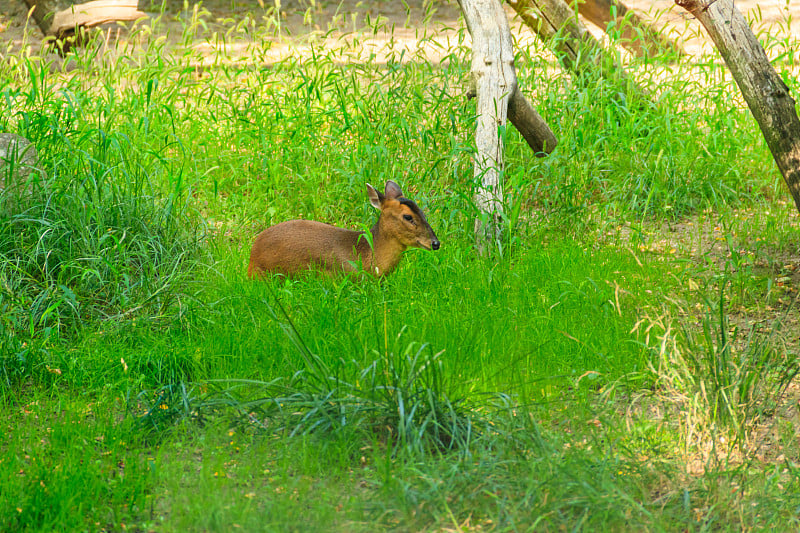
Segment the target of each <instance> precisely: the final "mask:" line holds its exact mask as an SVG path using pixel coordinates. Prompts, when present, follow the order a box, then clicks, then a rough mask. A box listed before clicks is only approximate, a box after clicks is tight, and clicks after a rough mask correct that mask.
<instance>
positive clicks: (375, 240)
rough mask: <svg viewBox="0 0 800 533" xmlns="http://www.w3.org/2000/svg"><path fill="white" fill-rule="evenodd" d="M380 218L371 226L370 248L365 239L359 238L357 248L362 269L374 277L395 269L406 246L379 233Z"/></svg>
mask: <svg viewBox="0 0 800 533" xmlns="http://www.w3.org/2000/svg"><path fill="white" fill-rule="evenodd" d="M380 223H381V221H380V219H378V222H376V223H375V225H374V226H372V229H371V230H370V233H371V234H372V248H370V246H369V242H367V240H366V239H363V238H362V239H359V242H358V245H357V248H358V252H359V255H361V262H362V264H363V266H364V270H366V271H367V272H369V273H370V274H372V275H373V276H376V277H381V276H385V275H386V274H389V273H390V272H391V271H392V270H394V269H395V267H396V266H397V264H398V263H399V262H400V259H401V258H402V257H403V252H404V251H405V249H406V246H405V245H404V244H402V243H400V242H399V241H397V239H392V238H387V237H384V236H383V235H382V234H381V231H380Z"/></svg>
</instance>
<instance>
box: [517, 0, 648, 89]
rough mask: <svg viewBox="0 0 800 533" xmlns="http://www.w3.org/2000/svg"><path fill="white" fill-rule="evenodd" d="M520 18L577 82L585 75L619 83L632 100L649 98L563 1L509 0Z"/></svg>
mask: <svg viewBox="0 0 800 533" xmlns="http://www.w3.org/2000/svg"><path fill="white" fill-rule="evenodd" d="M508 4H509V5H510V6H511V7H512V8H513V9H514V11H516V12H517V14H518V15H519V17H520V18H521V19H522V21H523V22H524V23H525V24H526V25H527V26H529V27H530V28H531V29H532V30H533V31H534V32H535V33H536V34H537V35H538V36H539V37H540V38H541V39H542V40H543V41H544V42H545V43H547V44H548V45H550V48H551V49H552V50H553V52H554V53H555V55H556V57H557V58H558V60H559V62H560V63H561V64H562V66H563V67H564V68H565V69H567V70H569V71H570V72H572V73H573V74H574V75H575V76H576V78H577V79H578V81H579V82H580V81H581V80H582V79H583V78H584V76H585V75H586V74H589V73H592V74H593V76H592V77H590V79H596V78H595V77H596V76H599V77H601V78H603V79H607V80H613V81H615V82H616V83H618V84H619V85H620V86H621V87H623V88H624V89H625V91H626V92H627V93H628V94H630V95H631V96H632V97H633V98H634V99H638V100H644V101H649V100H650V95H649V94H648V93H647V91H645V90H644V89H642V88H641V87H640V86H639V85H638V84H637V83H636V82H635V81H633V79H631V77H630V76H628V73H627V71H626V70H625V69H624V68H622V65H620V64H619V62H618V61H617V59H616V58H615V57H614V56H613V55H611V54H610V53H608V52H607V51H606V50H605V49H604V48H603V46H602V45H601V44H600V42H599V41H598V40H597V39H595V38H594V36H592V34H591V33H590V32H589V30H588V29H587V28H586V26H584V25H583V23H581V21H580V20H579V19H578V14H577V12H576V11H575V10H574V9H572V8H571V7H570V6H569V5H567V3H566V2H564V0H508Z"/></svg>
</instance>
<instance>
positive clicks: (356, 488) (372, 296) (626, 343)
mask: <svg viewBox="0 0 800 533" xmlns="http://www.w3.org/2000/svg"><path fill="white" fill-rule="evenodd" d="M165 16H169V14H168V13H167V14H166V15H165ZM204 17H205V18H208V15H203V14H202V13H201V12H200V11H197V12H195V13H194V15H192V16H189V17H188V18H187V19H186V20H187V27H186V31H185V33H184V35H183V36H182V41H181V42H183V43H189V42H191V40H192V39H193V38H194V36H195V33H194V32H199V34H200V35H205V37H206V38H208V39H210V40H213V39H212V38H211V37H210V36H209V35H208V34H207V33H206V34H203V33H202V31H203V30H202V28H203V24H204V22H203V21H204V20H205V19H204ZM259 20H260V19H259V18H257V17H256V18H251V19H247V21H245V22H242V23H241V24H239V25H238V26H235V25H234V23H229V25H228V26H227V28H228V30H229V31H227V33H225V37H224V39H226V42H230V43H237V42H244V41H245V40H246V39H248V38H249V37H250V36H253V37H255V38H256V41H257V42H260V41H259V38H261V37H266V36H269V35H271V33H270V32H272V30H273V29H274V21H272V22H268V21H261V22H258V21H259ZM376 24H378V23H376ZM137 31H138V34H137V35H139V37H141V38H142V39H143V40H142V43H143V44H142V45H141V46H140V47H138V48H137V47H134V46H122V45H117V46H116V47H114V48H113V49H112V53H111V54H110V55H107V56H104V55H102V54H101V53H100V52H99V50H100V49H99V48H98V47H96V46H94V45H89V46H87V47H85V48H82V49H79V50H78V51H77V52H74V53H71V54H68V55H67V56H66V59H65V64H68V65H73V66H74V68H72V67H69V68H64V69H62V70H60V69H59V68H56V67H53V66H51V65H50V62H51V60H50V59H48V57H50V56H46V55H40V54H39V51H38V50H30V49H28V51H27V52H25V51H20V52H17V53H12V54H7V55H6V56H4V57H3V58H2V59H0V131H8V132H12V133H17V134H20V135H24V136H26V137H27V138H29V139H30V140H31V141H33V142H34V143H35V144H36V148H37V150H38V153H39V157H40V167H41V170H42V171H43V174H32V175H31V176H30V177H28V178H17V177H15V176H13V175H12V174H11V173H10V171H9V170H8V167H0V172H6V175H3V178H5V179H24V180H27V181H25V183H22V184H20V185H21V186H20V187H13V188H8V189H6V190H4V191H0V256H2V257H0V404H1V405H2V406H3V407H4V409H3V416H2V417H0V529H2V530H6V529H8V530H20V531H47V530H53V529H58V530H69V531H83V530H91V531H100V530H115V531H116V530H122V529H127V530H137V531H150V530H157V531H187V530H189V531H217V530H219V531H230V530H232V529H235V528H240V529H243V530H246V531H262V530H263V531H287V530H289V531H293V530H297V531H315V530H334V531H378V530H414V531H417V530H419V531H428V530H430V531H434V530H443V529H444V530H497V531H519V530H544V531H550V530H564V529H569V530H587V531H592V530H599V529H603V530H612V531H622V530H630V529H634V528H641V529H644V530H646V531H686V530H689V531H705V530H745V529H776V530H785V529H792V528H796V527H797V525H798V524H797V516H796V509H797V508H798V505H800V498H798V496H797V494H800V491H798V488H799V487H798V482H799V481H800V472H798V470H797V466H796V464H795V463H794V461H793V460H792V457H795V456H796V454H797V442H796V440H797V439H796V432H797V427H796V424H795V423H794V422H793V420H792V418H791V416H790V415H787V414H786V409H787V408H788V407H787V406H789V403H788V400H787V399H785V398H784V397H783V396H782V394H783V393H784V392H786V393H787V394H789V395H792V394H795V392H794V387H795V386H794V385H793V384H792V380H793V378H794V375H795V373H796V372H797V366H796V363H795V362H794V361H795V359H796V355H797V349H798V348H797V343H796V338H792V335H791V328H792V327H793V325H796V323H797V306H796V302H795V299H796V292H797V291H796V286H797V283H798V279H797V276H796V274H795V271H796V262H795V257H794V254H795V252H796V249H797V232H796V230H797V225H798V222H797V217H796V216H793V215H791V214H790V210H789V209H788V206H787V204H786V202H787V198H788V197H787V195H786V191H785V187H784V185H783V182H782V180H781V177H780V175H779V174H778V172H777V171H776V169H775V168H774V164H773V162H772V159H771V156H770V154H769V153H768V151H767V150H766V147H765V146H764V143H763V141H762V138H761V136H760V133H759V131H758V129H757V128H756V126H755V123H754V121H753V119H752V117H751V116H750V115H749V113H748V112H747V111H746V109H744V108H743V107H742V106H741V105H739V104H738V103H737V102H738V100H737V98H736V97H735V94H736V93H735V91H734V90H733V88H732V87H731V85H730V83H729V80H728V79H727V78H726V77H725V71H724V69H723V68H722V67H721V66H720V65H719V64H716V63H714V62H712V61H710V60H709V59H708V58H699V59H698V58H684V59H682V60H681V61H680V62H679V63H677V64H676V65H675V66H673V67H670V69H669V70H665V69H664V68H662V67H660V66H658V65H653V64H651V63H650V62H649V61H644V62H643V63H636V62H634V63H632V65H631V70H632V72H633V73H634V75H635V77H636V79H637V80H638V81H639V83H640V84H642V85H643V86H644V87H645V88H647V89H649V90H650V91H651V92H652V93H653V94H654V100H655V102H654V103H653V105H638V104H637V105H632V104H628V103H627V100H626V98H625V97H624V95H623V96H621V95H620V91H619V88H618V87H615V86H614V85H613V83H610V82H608V81H604V80H594V81H593V82H592V83H583V84H581V85H580V86H578V85H575V84H573V82H572V80H571V79H570V78H569V77H568V76H567V75H566V74H564V73H562V72H560V71H559V70H558V69H557V68H556V66H555V64H550V63H548V62H547V61H546V60H545V59H542V58H543V57H546V56H545V55H544V54H543V53H542V50H538V49H536V48H531V49H525V50H521V51H520V55H519V57H518V61H517V67H518V69H519V74H520V79H521V83H522V87H523V89H524V90H525V91H526V92H527V91H531V93H530V97H531V99H532V101H533V102H534V103H535V105H536V107H537V109H538V110H539V111H540V112H541V114H542V115H543V116H544V117H545V118H546V119H547V120H548V122H549V124H550V125H551V126H552V127H553V129H554V130H555V131H556V134H557V136H558V138H559V141H560V144H559V147H558V149H557V150H556V151H555V152H554V153H553V154H552V155H550V156H548V157H546V158H542V159H537V158H533V157H532V156H531V154H530V153H529V149H528V148H527V145H526V144H525V142H524V141H523V140H522V139H521V138H520V137H519V135H518V133H517V132H516V131H515V130H513V129H511V128H510V129H509V130H508V131H507V132H506V156H507V161H506V168H505V174H504V177H505V186H506V193H507V194H506V197H507V199H508V200H507V202H508V205H506V206H505V207H506V212H507V220H508V223H509V229H508V231H507V232H506V236H505V239H504V242H503V243H502V244H503V246H502V249H499V250H497V251H495V253H493V254H492V255H490V256H489V257H478V256H477V255H476V253H475V251H474V247H473V242H472V231H473V221H474V217H475V216H476V212H475V209H474V206H473V204H472V193H473V189H474V183H473V177H472V164H471V159H470V156H471V153H472V150H473V145H472V143H473V140H472V130H473V117H474V113H475V109H474V103H471V102H467V101H466V100H465V99H464V98H463V97H462V93H463V87H464V86H465V85H466V82H467V79H468V76H469V50H467V49H466V48H464V47H463V46H462V44H460V43H462V42H463V39H462V38H458V39H455V40H454V42H455V43H457V44H454V45H453V46H452V47H451V48H450V49H449V50H447V52H448V55H447V56H446V57H445V59H444V60H443V61H442V62H441V63H439V64H434V63H432V62H431V61H429V60H428V59H426V58H425V57H424V56H422V55H421V54H414V53H411V54H405V55H402V56H401V54H400V53H399V52H398V53H396V54H395V56H394V57H390V58H389V60H388V61H387V62H386V63H383V62H377V61H373V60H371V59H369V57H364V58H363V61H361V62H358V63H351V64H346V65H343V64H342V63H341V62H342V60H343V59H344V58H346V56H347V54H349V53H351V52H352V49H351V47H350V45H347V44H345V43H344V42H343V41H342V42H341V47H339V48H337V47H330V46H329V47H328V48H322V47H315V48H314V50H313V52H314V53H313V55H311V56H310V57H306V58H304V59H302V60H300V59H297V58H290V59H286V60H283V61H279V62H277V63H275V64H272V65H269V66H268V67H267V66H265V65H263V64H261V63H259V62H257V61H255V62H247V61H245V60H240V59H237V58H234V57H228V56H227V55H226V54H225V53H223V52H217V54H218V57H217V59H218V60H219V62H218V64H217V65H216V66H214V67H209V68H204V69H202V70H201V69H199V68H198V67H197V66H196V64H195V63H194V62H195V61H196V60H198V59H200V58H199V56H198V53H197V52H196V51H192V50H191V49H190V48H188V47H185V46H183V45H177V46H173V47H172V48H170V47H168V46H167V44H166V43H164V42H163V41H158V40H153V39H149V38H147V39H145V37H147V31H146V30H143V29H139V30H137ZM248 32H249V33H248ZM462 34H463V30H462ZM220 35H221V34H217V39H220V38H221V37H220ZM775 35H782V34H781V33H780V32H778V33H776V34H775ZM461 37H463V35H462V36H461ZM786 39H789V37H786V38H785V39H784V38H782V37H781V38H778V37H776V38H775V39H773V40H770V41H769V43H770V44H769V46H770V47H771V48H770V50H771V52H773V53H775V54H780V53H781V51H782V50H783V49H784V48H786V47H788V46H789V44H791V43H788V41H786ZM787 43H788V44H787ZM170 46H172V45H170ZM252 47H253V48H252V54H251V55H250V56H248V57H252V58H259V57H262V56H263V54H265V53H266V45H265V44H264V43H263V42H262V43H261V44H253V45H252ZM790 56H791V54H789V55H788V56H785V57H784V58H783V59H779V60H778V61H777V65H778V67H779V68H781V69H784V68H786V69H788V68H790V67H791V66H792V65H791V57H790ZM229 60H230V61H229ZM686 80H691V81H690V82H687V81H686ZM583 81H584V82H586V80H583ZM789 82H790V85H795V84H794V82H792V81H791V80H789ZM42 176H44V177H42ZM387 179H393V180H397V181H398V182H399V183H400V184H401V186H402V187H403V189H404V191H405V192H406V193H407V195H408V196H409V197H411V198H414V199H415V200H416V201H417V202H418V203H419V204H420V205H421V206H422V208H423V209H424V210H425V211H426V213H427V215H428V219H429V221H430V223H431V225H432V227H434V228H435V230H436V232H437V235H438V236H439V237H440V239H441V241H442V248H441V249H440V250H438V251H436V252H426V251H421V250H413V251H409V252H407V253H406V257H405V258H404V260H403V262H402V263H401V265H400V267H399V268H398V270H397V271H396V272H395V273H393V274H392V276H391V277H390V278H388V279H386V280H383V281H381V282H378V281H376V280H373V279H371V278H359V277H357V276H354V277H341V278H330V277H321V276H317V275H309V276H304V277H301V278H299V279H294V280H286V279H283V278H275V279H268V280H266V281H264V282H257V283H256V282H252V281H250V280H247V279H246V277H245V270H246V263H247V258H248V254H249V247H250V244H251V242H252V238H253V236H254V235H255V234H256V233H257V232H258V231H260V230H261V229H263V228H265V227H267V226H268V225H270V224H272V223H276V222H278V221H281V220H286V219H290V218H300V217H302V218H313V219H318V220H322V221H325V222H330V223H334V224H337V225H341V226H347V227H353V228H363V227H369V226H370V225H371V224H372V223H373V221H374V217H375V216H376V215H375V213H374V210H373V209H372V208H371V207H370V206H369V203H368V201H367V198H366V194H365V187H364V184H365V183H371V184H373V185H376V186H381V185H382V184H383V183H384V182H385V181H386V180H387ZM687 228H689V229H687Z"/></svg>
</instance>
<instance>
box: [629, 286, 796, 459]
mask: <svg viewBox="0 0 800 533" xmlns="http://www.w3.org/2000/svg"><path fill="white" fill-rule="evenodd" d="M727 285H728V280H727V279H725V280H723V281H722V282H721V283H720V286H719V299H718V300H715V301H712V300H709V299H705V313H704V315H703V317H702V319H701V320H700V323H699V326H700V327H699V328H698V327H696V326H692V325H689V324H685V325H683V326H681V328H680V329H679V330H678V331H677V332H675V331H674V330H673V326H672V325H671V324H670V323H668V322H667V320H668V319H666V318H664V317H662V318H661V319H658V320H656V321H653V322H651V323H650V324H649V325H647V326H644V322H643V321H640V322H639V324H637V329H639V328H642V330H643V331H644V332H645V334H646V342H649V338H650V335H651V334H652V333H654V332H655V331H657V330H660V334H658V335H657V340H658V343H657V345H656V346H655V347H653V352H654V358H653V360H652V362H651V364H652V366H651V368H652V370H653V371H654V373H655V374H656V376H657V384H658V387H659V388H661V389H662V390H663V392H664V394H665V397H670V398H672V400H673V401H675V402H677V403H678V404H680V405H681V406H682V407H681V410H682V411H683V416H686V420H687V422H686V427H687V429H688V434H687V435H685V437H686V438H687V444H689V443H690V442H691V441H693V440H694V435H697V434H705V433H706V432H709V431H716V430H721V431H730V432H731V433H732V435H733V437H734V439H736V441H737V442H738V443H739V444H740V445H746V444H747V438H748V436H749V434H750V432H751V431H752V430H753V429H754V428H755V427H756V423H757V422H758V421H760V420H763V419H765V418H768V417H769V416H770V415H771V414H772V413H773V412H774V409H775V408H776V406H777V402H778V400H779V399H780V397H781V394H782V393H783V391H784V390H785V389H786V387H787V386H788V385H789V383H791V381H792V380H793V379H794V378H795V376H797V374H798V372H799V371H800V366H798V363H797V361H795V360H794V359H792V358H791V357H789V355H788V354H787V353H786V352H785V349H781V347H780V345H779V344H778V343H777V342H775V339H774V337H775V335H776V333H777V332H778V331H779V330H780V328H781V327H782V320H780V319H778V320H776V321H775V323H774V324H773V326H772V329H771V331H770V332H769V333H768V334H764V333H760V332H759V330H758V328H757V327H756V326H753V327H751V328H750V330H749V332H747V333H743V332H742V331H740V329H739V328H738V327H735V328H731V326H730V323H729V319H728V315H727V311H726V307H725V298H726V297H725V288H726V286H727Z"/></svg>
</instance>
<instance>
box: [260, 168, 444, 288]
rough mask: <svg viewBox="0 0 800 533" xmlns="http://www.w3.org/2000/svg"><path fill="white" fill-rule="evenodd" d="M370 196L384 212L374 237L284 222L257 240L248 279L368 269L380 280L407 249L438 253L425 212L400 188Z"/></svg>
mask: <svg viewBox="0 0 800 533" xmlns="http://www.w3.org/2000/svg"><path fill="white" fill-rule="evenodd" d="M367 195H368V196H369V203H370V204H372V206H373V207H375V208H376V209H380V212H381V214H380V216H379V217H378V222H376V223H375V225H374V226H373V227H372V230H371V231H370V233H371V234H372V235H371V236H368V235H367V234H366V232H363V231H352V230H348V229H343V228H337V227H336V226H331V225H329V224H323V223H322V222H315V221H313V220H288V221H286V222H281V223H280V224H277V225H275V226H272V227H270V228H267V229H265V230H264V231H262V232H261V233H259V234H258V236H257V237H256V240H255V242H254V243H253V249H252V251H251V252H250V266H249V267H248V269H247V275H248V276H249V277H250V278H257V277H261V276H263V275H264V274H265V273H267V272H273V273H279V274H285V275H289V276H291V275H293V274H296V273H297V272H300V271H303V270H308V269H310V268H320V269H323V270H325V271H327V272H330V273H333V272H343V271H344V272H352V271H355V270H358V269H359V268H363V269H364V270H365V271H367V272H369V273H370V274H372V275H374V276H376V277H380V276H385V275H386V274H389V273H390V272H391V271H392V270H394V268H395V267H396V266H397V264H398V263H399V262H400V258H401V257H402V256H403V252H404V251H405V250H406V248H409V247H417V248H425V249H426V250H438V249H439V239H438V238H437V237H436V233H434V232H433V229H432V228H431V227H430V225H429V224H428V221H427V220H426V219H425V215H424V214H423V213H422V210H421V209H420V208H419V207H418V206H417V204H415V203H414V202H413V201H411V200H409V199H408V198H404V197H403V191H402V190H400V187H399V186H398V185H397V184H396V183H395V182H393V181H387V182H386V189H385V192H384V194H381V193H379V192H378V191H376V190H375V188H374V187H373V186H372V185H369V184H367ZM370 241H371V243H372V245H371V246H370Z"/></svg>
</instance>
